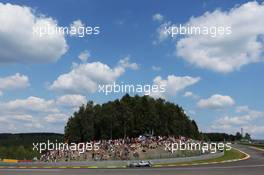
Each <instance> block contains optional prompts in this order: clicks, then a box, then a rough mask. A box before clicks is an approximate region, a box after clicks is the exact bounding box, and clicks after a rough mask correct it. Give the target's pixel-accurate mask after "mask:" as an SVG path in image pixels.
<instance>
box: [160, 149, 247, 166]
mask: <svg viewBox="0 0 264 175" xmlns="http://www.w3.org/2000/svg"><path fill="white" fill-rule="evenodd" d="M245 157H246V155H245V154H244V153H242V152H240V151H238V150H236V149H231V150H229V151H225V153H224V155H223V156H221V157H218V158H213V159H207V160H196V161H191V162H179V163H170V164H159V165H172V164H173V165H175V166H177V165H183V164H184V165H191V164H198V163H201V164H202V163H212V162H223V161H228V160H235V159H242V158H245Z"/></svg>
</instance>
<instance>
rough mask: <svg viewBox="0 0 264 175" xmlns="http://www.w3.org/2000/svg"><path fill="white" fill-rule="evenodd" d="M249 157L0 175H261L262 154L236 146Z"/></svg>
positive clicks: (16, 171) (4, 173)
mask: <svg viewBox="0 0 264 175" xmlns="http://www.w3.org/2000/svg"><path fill="white" fill-rule="evenodd" d="M236 148H238V149H240V150H241V151H244V152H246V153H247V154H249V155H250V158H249V159H247V160H243V161H237V162H229V163H222V164H212V165H196V166H186V167H170V168H138V169H0V175H263V174H264V152H263V151H259V150H255V149H252V148H249V147H246V146H240V145H239V146H236Z"/></svg>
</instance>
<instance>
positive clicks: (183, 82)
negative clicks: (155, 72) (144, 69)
mask: <svg viewBox="0 0 264 175" xmlns="http://www.w3.org/2000/svg"><path fill="white" fill-rule="evenodd" d="M200 79H201V78H200V77H190V76H182V77H180V76H175V75H169V76H168V77H167V79H162V77H161V76H157V77H155V78H154V80H153V84H154V85H158V86H160V87H161V86H164V87H165V92H164V93H162V92H158V93H152V94H151V96H153V97H162V98H166V97H167V96H171V95H172V96H174V95H176V94H177V93H178V92H179V91H181V90H183V89H185V88H186V87H188V86H191V85H194V84H196V83H197V82H199V81H200Z"/></svg>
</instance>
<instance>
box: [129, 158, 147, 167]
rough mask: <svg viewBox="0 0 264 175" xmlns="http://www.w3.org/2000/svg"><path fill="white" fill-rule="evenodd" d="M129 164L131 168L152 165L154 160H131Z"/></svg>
mask: <svg viewBox="0 0 264 175" xmlns="http://www.w3.org/2000/svg"><path fill="white" fill-rule="evenodd" d="M127 166H128V167H130V168H140V167H152V162H151V161H143V160H140V161H132V162H129V163H128V165H127Z"/></svg>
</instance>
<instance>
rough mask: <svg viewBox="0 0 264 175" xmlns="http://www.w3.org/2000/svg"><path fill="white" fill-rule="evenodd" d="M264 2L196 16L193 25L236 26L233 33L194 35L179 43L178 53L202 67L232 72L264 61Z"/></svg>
mask: <svg viewBox="0 0 264 175" xmlns="http://www.w3.org/2000/svg"><path fill="white" fill-rule="evenodd" d="M263 18H264V4H259V3H258V2H248V3H246V4H243V5H241V6H238V7H234V8H233V9H231V10H230V11H220V10H216V11H214V12H211V13H210V12H206V13H205V14H204V15H202V16H200V17H193V18H191V19H190V21H189V22H188V25H190V26H208V27H210V26H227V25H230V26H231V27H232V34H231V35H223V36H217V37H214V38H212V37H210V36H208V35H192V36H188V37H186V38H183V39H181V40H179V41H178V42H177V46H176V47H177V55H178V56H180V57H182V58H183V59H184V60H186V61H187V62H189V63H191V64H194V65H196V66H198V67H201V68H206V69H210V70H213V71H216V72H221V73H228V72H232V71H235V70H239V69H240V68H241V67H242V66H244V65H247V64H250V63H256V62H259V61H263V56H262V53H263V38H261V36H263V34H264V21H263V20H262V19H263Z"/></svg>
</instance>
